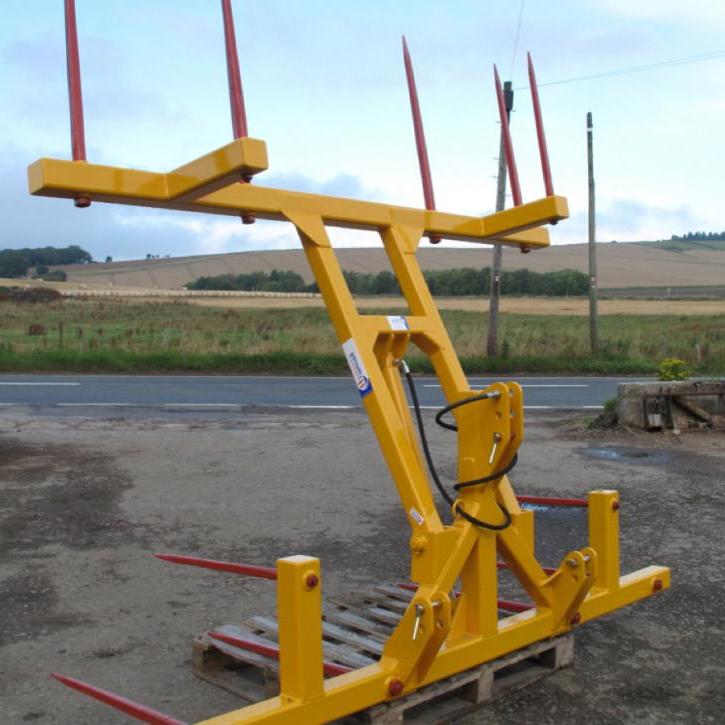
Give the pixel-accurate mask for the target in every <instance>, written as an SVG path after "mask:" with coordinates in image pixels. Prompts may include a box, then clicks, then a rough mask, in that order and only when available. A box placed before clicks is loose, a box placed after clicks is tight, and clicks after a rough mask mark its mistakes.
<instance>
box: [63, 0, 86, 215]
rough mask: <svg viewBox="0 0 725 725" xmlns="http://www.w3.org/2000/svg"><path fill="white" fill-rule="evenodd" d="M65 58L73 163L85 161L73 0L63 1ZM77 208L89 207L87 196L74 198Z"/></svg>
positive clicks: (79, 63)
mask: <svg viewBox="0 0 725 725" xmlns="http://www.w3.org/2000/svg"><path fill="white" fill-rule="evenodd" d="M64 7H65V56H66V66H67V70H68V105H69V107H70V138H71V151H72V156H73V161H85V160H86V131H85V126H84V123H83V90H82V88H81V61H80V55H79V52H78V28H77V26H76V4H75V0H65V6H64ZM74 203H75V205H76V206H77V207H79V208H85V207H89V206H90V205H91V200H90V199H89V198H88V197H87V196H76V197H75V199H74Z"/></svg>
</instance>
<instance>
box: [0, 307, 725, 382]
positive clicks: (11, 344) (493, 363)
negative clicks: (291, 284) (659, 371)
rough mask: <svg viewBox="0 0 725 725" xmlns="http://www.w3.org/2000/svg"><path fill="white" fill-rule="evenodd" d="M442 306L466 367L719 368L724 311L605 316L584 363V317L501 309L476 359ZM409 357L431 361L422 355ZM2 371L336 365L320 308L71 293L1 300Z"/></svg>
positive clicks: (455, 314) (472, 341)
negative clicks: (496, 333)
mask: <svg viewBox="0 0 725 725" xmlns="http://www.w3.org/2000/svg"><path fill="white" fill-rule="evenodd" d="M365 311H366V312H376V311H375V310H365ZM391 312H393V311H392V310H385V313H386V314H390V313H391ZM400 312H401V313H402V312H404V311H403V310H401V311H400ZM442 314H443V318H444V321H445V323H446V326H447V328H448V330H449V333H450V335H451V338H452V340H453V343H454V346H455V348H456V350H457V351H458V354H459V355H460V356H461V358H462V360H463V362H464V366H465V367H466V369H467V370H468V371H469V372H471V373H473V372H505V371H511V372H526V371H531V372H577V371H578V372H591V373H596V372H602V373H644V372H652V371H653V370H655V369H656V367H657V364H658V363H659V361H661V360H662V359H663V358H665V357H673V356H674V357H680V358H683V359H684V360H687V361H688V362H689V363H690V364H691V365H692V367H693V368H694V369H696V370H697V371H699V372H702V373H723V372H725V315H709V316H707V315H686V316H685V315H683V316H677V315H604V316H602V318H601V328H600V329H601V333H600V334H601V338H602V350H601V353H600V355H599V356H598V357H597V358H596V359H594V358H592V357H591V356H590V355H589V354H588V319H587V318H586V317H582V316H573V315H523V314H504V315H502V317H501V322H500V341H501V345H500V351H501V354H500V356H499V357H498V358H496V359H488V358H485V357H483V356H482V351H483V350H484V349H485V339H486V317H485V315H482V314H481V313H480V312H472V311H463V310H444V311H443V313H442ZM30 333H34V334H30ZM698 348H699V353H698V352H697V349H698ZM410 357H411V358H413V359H415V358H416V355H415V354H414V353H411V356H410ZM698 358H699V359H698ZM417 365H418V367H419V369H429V368H428V366H427V364H426V363H425V362H424V361H422V360H421V361H420V362H418V363H417ZM0 369H2V370H4V371H30V370H39V371H40V370H43V371H59V372H60V371H88V372H91V371H96V372H100V371H109V372H111V371H116V372H154V371H158V372H162V371H199V372H201V371H217V372H255V373H260V372H270V373H272V372H275V373H297V374H299V373H305V372H307V373H315V374H333V373H341V372H344V371H345V370H346V368H345V363H344V360H343V358H342V355H341V353H340V347H339V345H338V343H337V341H336V339H335V336H334V333H333V331H332V327H331V324H330V322H329V319H328V316H327V312H326V311H325V310H324V309H321V308H312V307H307V308H305V307H299V308H290V309H219V308H213V307H201V306H196V305H191V304H185V303H159V304H134V303H132V302H127V301H123V300H112V301H97V300H92V301H91V300H78V299H63V300H58V301H55V302H50V303H36V304H28V303H21V304H18V303H15V302H7V301H6V302H2V303H0Z"/></svg>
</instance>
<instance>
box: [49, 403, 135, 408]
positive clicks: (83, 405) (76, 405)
mask: <svg viewBox="0 0 725 725" xmlns="http://www.w3.org/2000/svg"><path fill="white" fill-rule="evenodd" d="M56 405H57V406H58V407H59V408H87V407H97V408H137V407H138V405H139V404H138V403H56Z"/></svg>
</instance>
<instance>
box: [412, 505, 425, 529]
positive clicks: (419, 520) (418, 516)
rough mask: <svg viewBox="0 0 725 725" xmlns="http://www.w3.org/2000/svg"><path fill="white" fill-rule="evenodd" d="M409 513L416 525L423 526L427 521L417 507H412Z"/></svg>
mask: <svg viewBox="0 0 725 725" xmlns="http://www.w3.org/2000/svg"><path fill="white" fill-rule="evenodd" d="M408 513H409V514H410V518H411V519H413V521H415V523H416V524H418V526H422V525H423V522H424V521H425V519H424V518H423V514H422V513H421V512H420V511H418V509H417V508H415V506H411V508H410V511H408Z"/></svg>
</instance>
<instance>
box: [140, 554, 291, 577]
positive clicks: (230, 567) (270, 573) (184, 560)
mask: <svg viewBox="0 0 725 725" xmlns="http://www.w3.org/2000/svg"><path fill="white" fill-rule="evenodd" d="M154 556H155V557H156V558H157V559H161V560H162V561H168V562H171V563H172V564H184V565H186V566H198V567H200V568H202V569H213V570H214V571H226V572H230V573H231V574H243V575H244V576H255V577H258V578H260V579H276V578H277V570H276V569H274V568H273V567H271V566H256V565H255V564H235V563H234V562H232V561H217V560H215V559H202V558H200V557H198V556H184V555H182V554H154Z"/></svg>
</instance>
